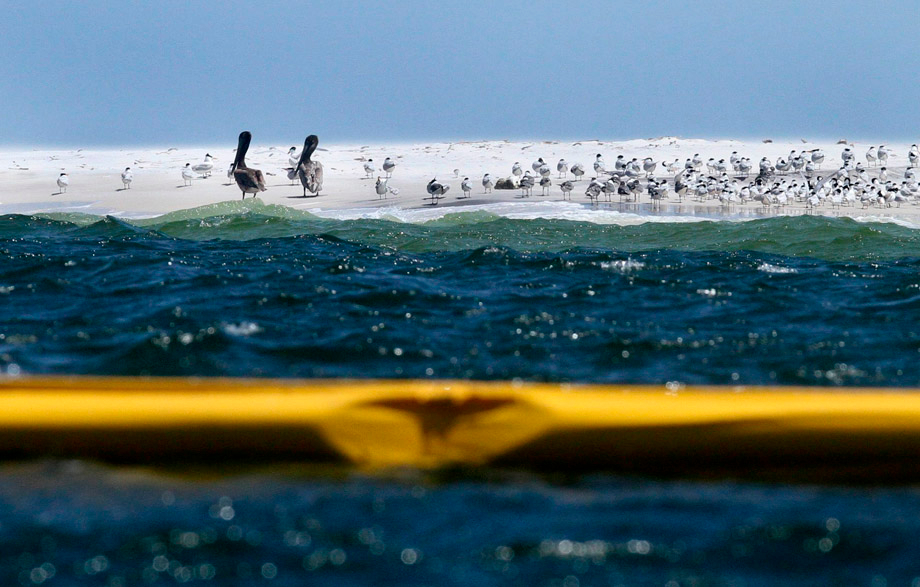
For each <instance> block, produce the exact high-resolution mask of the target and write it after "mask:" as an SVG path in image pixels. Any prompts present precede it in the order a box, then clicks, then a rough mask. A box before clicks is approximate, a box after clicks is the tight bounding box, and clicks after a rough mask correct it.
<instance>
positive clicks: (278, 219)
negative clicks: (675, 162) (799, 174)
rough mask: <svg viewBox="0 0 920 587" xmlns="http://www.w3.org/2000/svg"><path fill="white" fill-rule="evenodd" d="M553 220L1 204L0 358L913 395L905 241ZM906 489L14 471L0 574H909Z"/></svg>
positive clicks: (349, 580) (834, 578)
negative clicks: (42, 209)
mask: <svg viewBox="0 0 920 587" xmlns="http://www.w3.org/2000/svg"><path fill="white" fill-rule="evenodd" d="M569 211H570V209H566V213H567V214H568V212H569ZM567 214H556V215H555V216H552V215H550V216H551V217H549V218H541V217H527V218H524V217H519V216H520V215H518V216H516V215H514V214H504V215H497V214H495V213H490V212H489V211H487V210H477V211H472V212H458V213H452V214H446V215H445V214H440V215H437V216H434V217H432V219H430V220H428V221H425V222H421V221H413V222H406V221H405V219H404V218H402V219H397V218H387V217H377V218H369V217H364V216H363V215H361V214H355V215H354V216H353V217H352V218H343V217H339V218H329V217H327V218H323V217H321V216H319V215H310V214H307V213H301V212H295V211H291V210H288V209H286V208H278V207H271V206H264V205H261V204H251V203H250V204H246V205H241V204H221V205H216V206H213V207H211V208H209V209H205V210H194V211H183V212H177V213H174V214H170V215H167V216H165V217H161V218H156V219H148V220H134V221H130V222H129V221H125V220H118V219H114V218H92V217H84V216H55V217H44V218H38V217H27V216H5V217H2V218H0V258H2V262H0V304H2V308H3V310H4V311H3V312H2V314H0V369H2V370H3V371H4V372H6V373H9V374H13V375H16V374H106V375H110V374H119V375H137V374H150V375H232V376H258V377H263V376H264V377H384V378H393V377H400V378H402V377H419V378H453V377H459V378H473V379H512V378H519V379H524V380H532V381H560V382H562V381H577V382H630V383H664V382H669V381H679V382H683V383H707V384H761V383H765V384H804V385H839V386H852V385H877V386H916V385H918V383H920V366H918V365H920V362H918V360H917V359H918V357H920V327H918V324H920V320H918V319H920V276H918V269H920V230H918V229H917V228H913V227H910V226H903V225H898V224H894V223H888V222H868V221H854V220H850V219H838V218H821V217H795V218H788V217H777V218H766V219H754V220H745V221H739V220H736V219H729V220H721V221H711V220H700V219H698V218H697V219H694V218H684V217H675V218H661V217H658V218H654V219H653V220H655V221H654V222H645V223H643V222H640V220H641V219H637V218H635V217H633V216H630V215H622V216H617V215H616V214H608V215H606V216H604V215H602V214H599V215H598V218H603V222H592V221H590V217H588V218H587V220H586V218H585V217H584V216H581V215H579V216H577V217H576V218H574V219H573V217H572V216H571V215H567ZM400 220H402V221H400ZM87 471H89V473H87ZM918 505H920V502H918V499H917V494H916V492H915V491H914V490H913V489H911V488H899V489H885V488H876V489H858V490H856V489H841V488H811V487H792V488H785V487H778V486H751V485H738V484H726V483H712V484H705V483H689V482H688V483H667V482H651V481H646V480H632V479H617V478H592V479H581V480H575V481H571V482H570V483H564V484H560V483H548V482H545V481H537V480H534V479H530V478H527V479H525V480H519V479H515V480H509V479H502V480H501V481H494V480H490V481H482V480H479V479H475V478H469V477H463V476H461V477H460V478H459V479H441V480H438V481H435V482H431V481H430V480H428V481H424V482H419V483H415V482H413V483H406V482H403V481H398V480H392V479H391V480H384V479H355V478H353V477H350V476H348V475H347V474H346V475H345V476H344V477H339V476H335V475H333V476H329V475H315V474H312V473H311V474H310V475H305V476H304V475H300V474H290V472H288V473H258V474H257V473H251V474H247V475H243V476H239V475H230V476H229V477H224V478H221V479H219V480H216V481H214V480H210V481H190V480H188V479H185V478H176V477H173V476H170V475H165V474H157V475H150V474H143V475H136V474H135V473H132V472H128V471H124V470H117V469H116V470H109V469H102V468H98V467H96V466H95V465H90V464H85V463H77V464H74V463H50V464H39V465H35V464H31V465H30V464H25V465H9V466H7V467H6V468H4V469H3V472H2V473H0V583H2V584H16V583H17V582H18V583H22V584H42V583H46V582H47V583H48V584H49V585H53V584H58V585H134V584H172V583H175V582H177V581H178V582H192V581H197V582H203V581H211V582H215V583H216V584H221V585H236V584H240V585H243V584H246V585H250V584H253V583H258V582H267V583H270V584H277V585H302V584H310V583H315V582H323V583H331V584H343V585H344V584H354V585H367V584H381V585H384V584H401V585H433V584H448V585H470V584H476V585H493V584H494V585H500V584H519V585H560V586H563V585H565V586H572V585H582V586H583V585H617V584H623V585H667V584H670V585H709V584H713V585H723V584H724V585H729V584H731V585H740V584H744V585H768V584H802V585H805V584H816V583H823V584H865V585H882V584H885V581H890V582H888V583H887V584H889V585H894V584H903V585H909V584H911V581H912V580H914V577H915V576H920V567H918V566H916V564H915V562H914V561H916V560H920V556H918V554H920V552H918V549H917V547H916V546H915V543H916V541H915V540H914V536H913V535H914V532H915V528H914V526H913V520H914V519H915V517H916V512H917V511H918ZM226 508H229V509H226ZM221 512H224V513H223V514H222V513H221ZM231 512H232V513H233V515H232V516H230V517H229V518H228V517H227V516H229V515H230V513H231ZM224 514H226V515H224ZM917 584H920V581H918V583H917Z"/></svg>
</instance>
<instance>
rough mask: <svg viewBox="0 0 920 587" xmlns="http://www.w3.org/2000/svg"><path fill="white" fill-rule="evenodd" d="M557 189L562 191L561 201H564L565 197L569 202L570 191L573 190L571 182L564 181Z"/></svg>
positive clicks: (573, 186)
mask: <svg viewBox="0 0 920 587" xmlns="http://www.w3.org/2000/svg"><path fill="white" fill-rule="evenodd" d="M559 189H560V190H562V199H563V200H564V199H566V196H568V199H570V200H571V199H572V190H573V189H575V184H574V183H572V182H571V181H568V180H566V181H564V182H562V183H560V184H559Z"/></svg>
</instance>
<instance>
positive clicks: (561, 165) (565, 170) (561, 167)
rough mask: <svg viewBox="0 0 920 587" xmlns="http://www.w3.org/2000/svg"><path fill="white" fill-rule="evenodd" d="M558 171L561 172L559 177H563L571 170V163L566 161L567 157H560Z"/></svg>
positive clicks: (557, 164) (557, 165)
mask: <svg viewBox="0 0 920 587" xmlns="http://www.w3.org/2000/svg"><path fill="white" fill-rule="evenodd" d="M556 171H558V172H559V177H560V178H563V177H565V176H566V174H567V173H568V172H569V164H568V163H566V162H565V159H560V160H559V163H556Z"/></svg>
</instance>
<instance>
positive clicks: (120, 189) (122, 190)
mask: <svg viewBox="0 0 920 587" xmlns="http://www.w3.org/2000/svg"><path fill="white" fill-rule="evenodd" d="M115 191H116V192H126V191H128V188H118V189H117V190H115Z"/></svg>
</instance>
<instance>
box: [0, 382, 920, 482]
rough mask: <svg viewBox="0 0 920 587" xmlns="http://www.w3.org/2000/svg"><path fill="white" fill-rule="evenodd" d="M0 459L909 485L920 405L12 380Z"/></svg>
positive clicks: (885, 396)
mask: <svg viewBox="0 0 920 587" xmlns="http://www.w3.org/2000/svg"><path fill="white" fill-rule="evenodd" d="M0 457H5V458H17V459H18V458H34V457H67V458H70V457H76V458H98V459H103V460H110V461H117V462H126V461H127V462H151V461H153V462H158V463H164V464H168V463H171V462H175V461H176V460H180V461H181V460H200V461H217V462H220V461H264V460H296V461H305V462H308V461H341V462H347V463H351V464H354V465H357V466H360V467H364V468H380V467H383V468H387V467H402V466H407V467H419V468H439V467H449V466H457V465H459V466H483V465H485V466H503V467H524V468H529V469H536V470H558V471H591V470H604V471H614V472H637V473H646V474H655V475H667V476H675V475H677V476H680V475H694V476H699V475H702V476H709V475H719V476H722V475H755V476H758V477H772V476H774V475H778V476H790V475H791V476H795V477H800V478H803V479H805V480H809V479H814V480H826V479H829V478H833V479H844V480H859V481H875V480H878V481H891V480H920V393H918V392H917V391H916V390H901V389H897V390H891V389H840V388H838V389H822V388H789V387H781V388H766V387H744V388H717V387H683V388H679V389H669V388H665V387H656V386H636V385H557V384H519V383H511V382H476V381H436V380H432V381H416V380H412V381H401V380H372V381H351V380H333V381H327V380H276V379H250V380H240V379H172V378H149V379H148V378H129V377H126V378H97V377H86V378H83V377H49V378H45V377H40V378H39V377H37V378H10V379H4V380H0Z"/></svg>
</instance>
